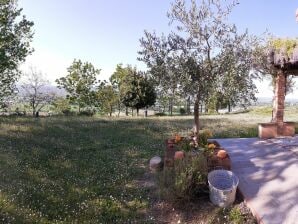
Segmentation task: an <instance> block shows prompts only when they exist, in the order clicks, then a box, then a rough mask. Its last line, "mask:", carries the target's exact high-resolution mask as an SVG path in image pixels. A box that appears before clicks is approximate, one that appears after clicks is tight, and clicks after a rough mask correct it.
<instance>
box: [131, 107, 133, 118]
mask: <svg viewBox="0 0 298 224" xmlns="http://www.w3.org/2000/svg"><path fill="white" fill-rule="evenodd" d="M131 116H132V117H133V108H131Z"/></svg>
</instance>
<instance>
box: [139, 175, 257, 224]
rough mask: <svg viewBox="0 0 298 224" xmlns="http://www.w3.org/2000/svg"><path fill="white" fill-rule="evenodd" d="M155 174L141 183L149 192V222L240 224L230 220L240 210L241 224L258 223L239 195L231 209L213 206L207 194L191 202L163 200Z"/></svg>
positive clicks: (148, 176) (147, 176) (165, 223)
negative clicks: (233, 211) (230, 215)
mask: <svg viewBox="0 0 298 224" xmlns="http://www.w3.org/2000/svg"><path fill="white" fill-rule="evenodd" d="M154 175H155V174H154V173H150V171H149V170H148V172H147V173H146V174H145V176H144V178H143V179H142V180H140V181H139V185H140V187H145V188H147V189H148V190H149V194H150V206H149V210H148V211H147V212H146V214H147V217H148V220H150V221H152V223H160V224H172V223H173V224H174V223H175V224H177V223H189V224H207V223H208V224H223V223H226V224H229V223H231V224H232V223H240V222H235V221H234V222H233V221H230V220H229V212H230V211H231V209H233V208H237V209H239V211H240V212H241V216H242V221H241V223H247V224H253V223H257V221H256V219H255V218H254V217H253V215H252V214H251V212H250V210H249V209H248V208H247V207H246V205H245V203H244V202H243V199H242V197H241V195H240V194H238V193H237V196H236V201H235V203H234V204H233V205H232V207H230V208H226V209H223V208H220V207H217V206H215V205H213V204H212V203H211V202H210V200H209V195H208V194H206V195H204V196H201V197H200V198H194V199H193V200H191V201H187V202H183V201H167V200H164V199H161V198H160V197H159V195H158V189H157V185H156V181H155V176H154Z"/></svg>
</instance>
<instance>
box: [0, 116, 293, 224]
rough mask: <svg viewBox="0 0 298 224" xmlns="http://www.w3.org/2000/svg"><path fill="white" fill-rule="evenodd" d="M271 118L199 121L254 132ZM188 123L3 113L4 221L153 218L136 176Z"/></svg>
mask: <svg viewBox="0 0 298 224" xmlns="http://www.w3.org/2000/svg"><path fill="white" fill-rule="evenodd" d="M296 117H297V116H296ZM292 118H295V117H294V116H293V117H292ZM296 119H297V118H296ZM292 120H293V121H298V120H295V119H292ZM267 121H270V115H269V117H268V115H266V116H264V114H263V113H259V114H258V113H246V114H237V115H212V116H203V117H202V127H203V128H208V129H210V130H211V131H213V133H214V135H215V137H253V136H256V134H257V132H256V127H257V126H256V124H257V123H258V122H267ZM191 127H192V118H191V117H161V118H156V117H152V118H148V119H143V118H112V119H109V118H96V117H95V118H88V117H48V118H39V119H34V118H22V117H19V118H14V117H10V118H3V117H2V118H0V223H146V222H147V223H150V222H151V223H154V220H152V218H153V217H150V212H148V210H149V209H150V203H151V202H150V194H149V190H148V189H147V188H145V187H140V185H139V184H138V181H139V180H140V179H142V178H143V176H144V174H145V172H146V169H147V165H148V160H149V159H150V158H151V157H152V156H154V155H163V150H164V140H165V138H167V137H168V136H170V135H172V134H173V133H176V132H179V133H181V132H182V134H183V132H187V131H188V130H189V129H190V128H191Z"/></svg>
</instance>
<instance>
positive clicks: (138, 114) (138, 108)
mask: <svg viewBox="0 0 298 224" xmlns="http://www.w3.org/2000/svg"><path fill="white" fill-rule="evenodd" d="M139 110H140V109H139V108H137V117H138V116H139Z"/></svg>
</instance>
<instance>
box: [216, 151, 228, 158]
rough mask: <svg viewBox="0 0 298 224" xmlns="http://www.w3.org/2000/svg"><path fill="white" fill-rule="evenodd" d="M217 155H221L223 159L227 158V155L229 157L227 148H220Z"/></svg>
mask: <svg viewBox="0 0 298 224" xmlns="http://www.w3.org/2000/svg"><path fill="white" fill-rule="evenodd" d="M217 157H219V158H221V159H224V158H226V157H227V152H226V150H223V149H221V150H219V151H218V152H217Z"/></svg>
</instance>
